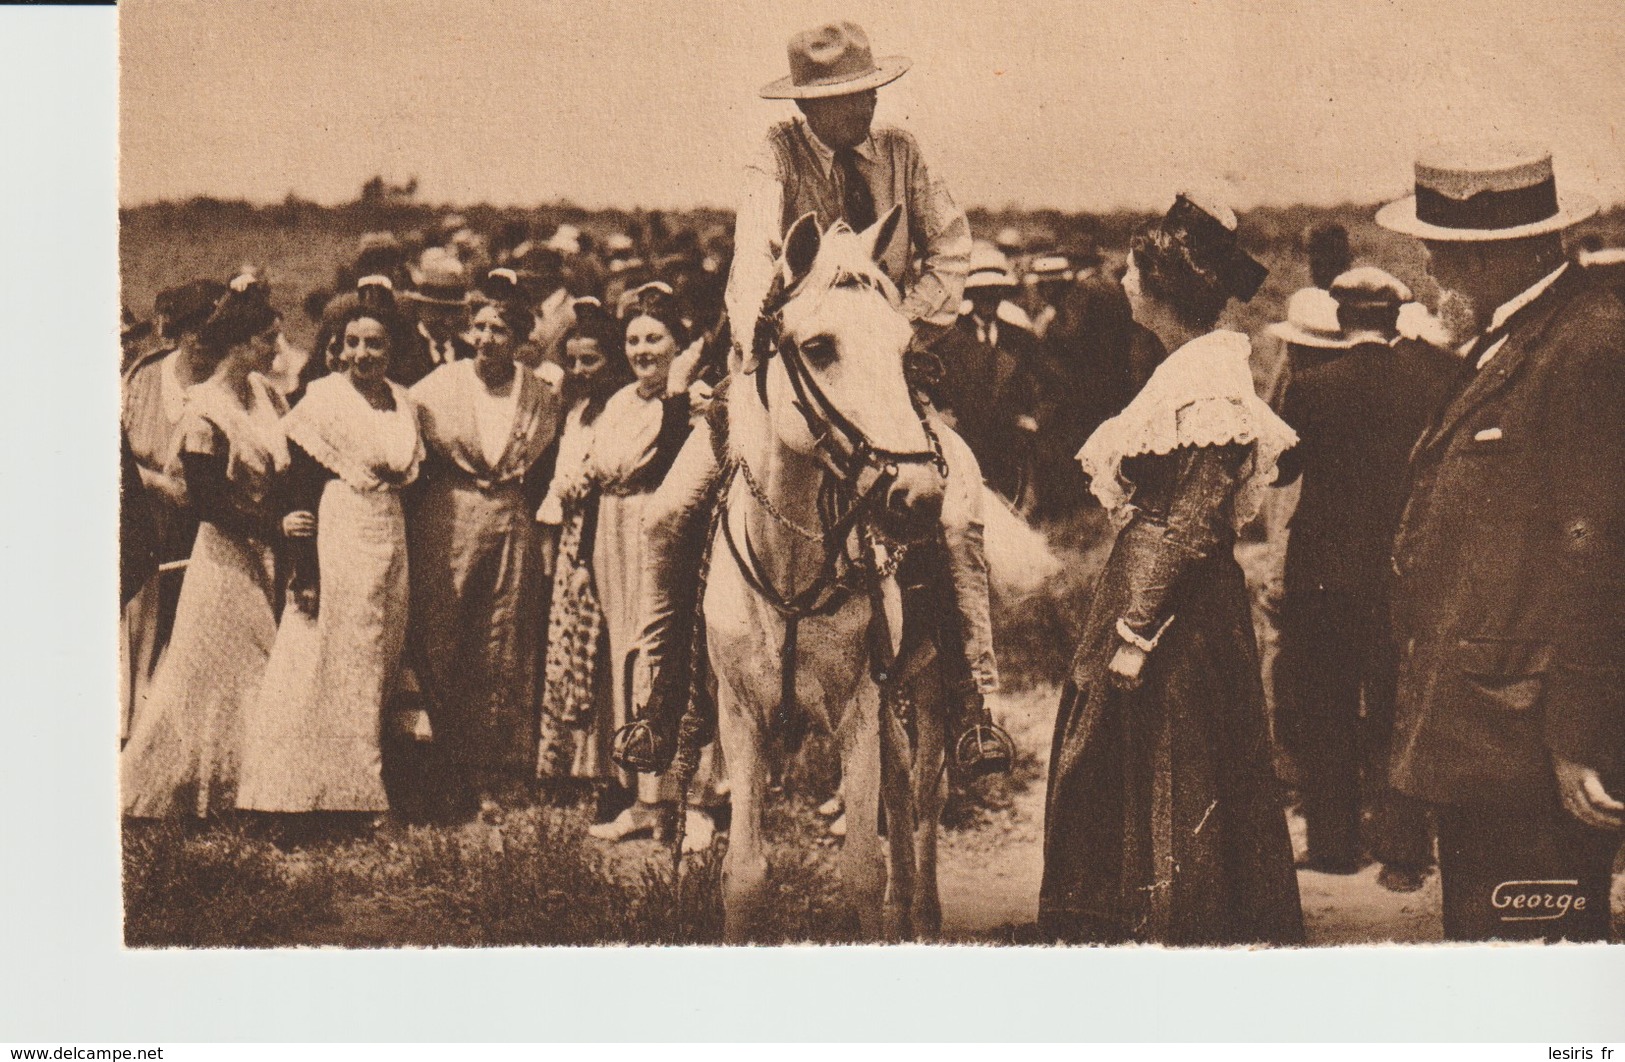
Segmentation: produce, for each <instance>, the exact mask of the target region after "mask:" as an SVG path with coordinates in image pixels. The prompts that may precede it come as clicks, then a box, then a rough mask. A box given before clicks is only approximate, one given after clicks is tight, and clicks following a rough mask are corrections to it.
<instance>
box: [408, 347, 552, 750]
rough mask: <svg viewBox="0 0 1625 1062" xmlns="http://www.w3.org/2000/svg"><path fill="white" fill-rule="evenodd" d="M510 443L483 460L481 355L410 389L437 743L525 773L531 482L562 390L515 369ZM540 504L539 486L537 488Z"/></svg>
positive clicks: (417, 543)
mask: <svg viewBox="0 0 1625 1062" xmlns="http://www.w3.org/2000/svg"><path fill="white" fill-rule="evenodd" d="M514 386H515V387H517V388H518V389H519V391H518V394H517V395H516V396H515V402H514V413H513V426H512V431H511V433H510V434H509V436H508V442H507V446H506V449H505V450H504V451H503V453H502V454H501V456H500V458H499V459H497V460H496V461H495V462H492V461H490V460H488V459H487V457H486V455H485V452H484V450H485V447H484V446H483V445H482V441H481V433H480V429H479V413H478V403H479V402H480V396H479V395H477V394H476V393H475V389H476V388H481V389H483V388H484V384H483V383H481V382H480V380H479V378H478V377H477V376H476V375H475V371H474V362H473V361H472V360H464V361H457V362H452V363H451V364H449V365H442V366H441V367H440V368H438V369H436V370H435V371H434V372H432V373H430V374H429V375H428V376H427V377H425V378H424V379H423V380H421V381H420V382H418V383H417V384H415V385H414V386H413V387H412V390H411V392H410V397H411V399H412V401H413V403H414V404H415V405H416V406H417V413H418V425H419V428H420V430H421V431H422V433H423V442H424V446H425V448H426V450H427V454H428V456H427V458H426V460H425V464H424V469H423V474H422V477H421V482H420V483H419V484H418V486H417V487H416V488H415V490H416V491H417V497H416V498H415V499H414V500H413V501H412V504H411V509H410V512H409V513H408V515H407V536H408V542H409V546H410V549H411V555H412V571H411V600H412V605H411V611H412V620H411V628H410V631H409V633H408V638H409V640H410V641H412V642H414V643H415V644H416V652H417V661H416V662H417V663H418V664H419V665H420V666H422V667H423V669H424V671H423V673H421V674H420V675H419V676H418V677H419V679H420V680H421V681H422V682H423V685H424V687H425V692H426V693H427V694H428V696H429V700H430V706H431V707H430V718H431V721H432V722H433V725H434V735H435V743H436V744H437V745H438V746H440V747H441V748H442V749H443V750H444V751H445V754H446V756H447V758H448V760H449V761H450V762H451V763H452V764H455V765H459V766H464V767H472V768H477V769H486V770H493V771H518V770H523V771H525V772H527V773H529V772H530V771H532V770H533V769H534V765H535V756H536V703H537V702H536V655H537V646H538V643H539V641H540V639H539V638H538V627H539V625H540V622H541V605H540V596H541V589H542V586H541V559H542V558H541V551H540V546H539V543H538V541H537V532H536V527H535V524H534V521H533V518H532V514H533V513H534V511H535V501H533V500H531V498H530V496H529V495H528V494H527V490H526V488H527V483H528V482H530V481H534V480H535V479H536V478H537V477H538V476H540V475H541V474H542V472H541V470H539V469H537V468H536V467H535V466H537V464H538V462H539V461H540V460H541V459H542V458H543V456H544V454H545V453H546V452H547V451H548V450H549V447H551V446H552V444H553V441H554V438H555V436H556V435H557V432H558V420H559V416H558V395H557V393H556V392H555V391H554V390H553V389H552V388H551V387H549V386H548V385H547V384H546V383H544V382H543V381H542V380H540V379H539V378H537V377H536V376H535V375H533V374H532V373H529V372H518V373H516V374H515V376H514ZM536 493H537V495H538V497H537V499H536V500H537V501H539V500H540V499H539V494H540V491H537V492H536Z"/></svg>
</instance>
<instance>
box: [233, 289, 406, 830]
mask: <svg viewBox="0 0 1625 1062" xmlns="http://www.w3.org/2000/svg"><path fill="white" fill-rule="evenodd" d="M404 331H405V329H404V327H403V325H402V323H401V321H400V319H399V318H398V317H397V316H396V315H395V314H394V313H393V311H392V310H391V309H389V308H388V307H379V308H371V307H368V306H365V305H362V304H359V303H352V304H351V305H350V306H349V307H348V308H347V309H346V310H345V311H344V313H343V315H342V318H341V319H340V320H339V321H338V322H337V328H336V330H335V333H336V342H335V343H334V345H333V347H332V350H331V353H330V354H328V355H326V357H328V360H329V362H330V364H329V366H328V367H329V368H330V369H331V370H332V375H328V376H322V377H320V378H319V379H315V380H313V381H312V382H311V383H310V384H309V386H308V388H307V390H306V392H305V396H304V398H303V399H302V400H301V401H300V402H299V404H298V405H297V406H295V407H294V408H293V410H292V412H290V413H289V414H288V415H287V416H286V417H285V418H283V422H282V424H283V430H284V432H285V433H286V435H287V438H288V450H289V455H290V459H291V468H290V474H289V477H288V478H289V489H288V491H287V501H286V508H287V509H288V510H289V511H288V514H287V515H286V516H285V517H284V520H283V526H284V529H285V531H286V532H287V533H288V534H289V536H290V546H291V549H290V552H292V553H293V560H294V563H293V578H292V580H291V586H290V594H289V602H288V604H287V606H286V607H285V608H284V609H283V613H282V622H281V625H280V627H279V629H278V631H277V639H276V644H275V646H274V648H273V649H272V651H271V660H270V663H269V664H268V665H267V666H266V671H265V680H264V684H263V686H262V688H261V690H260V695H259V698H258V700H257V702H256V708H255V711H254V712H253V713H252V725H251V726H250V727H249V728H248V731H247V733H246V734H245V737H244V742H243V765H242V781H241V784H240V786H239V788H238V793H237V806H238V807H240V808H249V809H253V810H256V811H274V812H313V811H321V812H361V813H377V812H383V811H385V810H387V809H388V808H389V801H388V799H387V797H386V796H385V794H384V784H383V773H382V754H381V751H380V743H379V736H380V731H381V719H382V713H383V705H384V699H385V698H386V697H387V696H388V695H389V693H390V690H391V688H392V686H393V685H394V681H395V677H396V667H397V665H398V663H399V660H400V654H401V647H402V643H403V641H404V639H405V636H406V603H407V556H406V520H405V516H404V515H403V512H402V508H401V489H402V488H403V487H405V486H406V485H408V484H410V483H411V482H412V481H413V480H414V479H415V478H416V477H417V471H418V463H419V462H420V461H422V459H423V442H422V439H421V438H420V437H419V435H418V429H417V419H416V415H415V413H414V411H413V408H412V403H411V400H410V399H409V398H407V395H406V389H405V388H403V387H401V386H400V385H399V384H396V383H393V382H391V381H390V380H389V379H387V378H386V376H385V373H386V372H387V371H388V369H389V363H390V356H391V353H392V352H393V351H394V350H395V349H397V347H398V346H399V343H400V339H399V337H400V336H401V335H402V334H403V333H404Z"/></svg>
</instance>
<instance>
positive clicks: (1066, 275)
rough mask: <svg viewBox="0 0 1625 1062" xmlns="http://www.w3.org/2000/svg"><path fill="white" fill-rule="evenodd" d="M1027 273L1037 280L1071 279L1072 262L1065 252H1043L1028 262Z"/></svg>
mask: <svg viewBox="0 0 1625 1062" xmlns="http://www.w3.org/2000/svg"><path fill="white" fill-rule="evenodd" d="M1027 275H1028V276H1030V277H1032V278H1033V279H1034V280H1037V281H1040V282H1042V281H1048V280H1071V279H1072V276H1073V273H1072V263H1071V262H1070V261H1068V260H1067V257H1066V255H1064V254H1043V255H1039V256H1038V257H1037V258H1034V259H1033V260H1032V261H1031V262H1029V263H1028V264H1027Z"/></svg>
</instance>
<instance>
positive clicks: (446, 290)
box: [401, 247, 468, 306]
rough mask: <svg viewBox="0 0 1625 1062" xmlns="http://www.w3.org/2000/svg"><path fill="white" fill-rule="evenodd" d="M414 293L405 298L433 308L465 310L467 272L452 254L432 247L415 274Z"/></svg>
mask: <svg viewBox="0 0 1625 1062" xmlns="http://www.w3.org/2000/svg"><path fill="white" fill-rule="evenodd" d="M412 284H413V286H414V288H415V290H413V291H406V292H402V293H401V297H402V298H406V299H410V300H411V301H413V302H417V303H424V304H427V305H430V306H462V305H465V304H466V303H467V302H468V270H467V269H465V268H463V263H462V262H461V261H459V260H458V258H457V256H456V255H454V254H452V253H451V252H450V251H447V250H445V249H444V248H440V247H431V248H429V249H428V250H427V251H424V252H423V257H422V258H421V259H420V260H419V261H418V267H417V268H416V269H414V270H412Z"/></svg>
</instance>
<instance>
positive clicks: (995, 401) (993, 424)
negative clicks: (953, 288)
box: [930, 248, 1039, 503]
mask: <svg viewBox="0 0 1625 1062" xmlns="http://www.w3.org/2000/svg"><path fill="white" fill-rule="evenodd" d="M1018 290H1019V285H1018V284H1017V282H1016V278H1015V276H1014V274H1013V273H1012V272H1011V270H1010V264H1009V262H1008V261H1007V260H1006V259H1005V257H1004V255H1003V254H1002V253H1001V252H999V251H997V250H994V249H992V248H988V249H987V250H986V251H985V252H982V251H978V252H976V253H973V254H972V255H971V269H970V274H969V276H967V277H966V278H965V305H964V306H963V307H961V312H960V315H959V319H958V320H957V321H956V322H955V323H954V327H952V328H950V329H949V330H948V331H947V333H946V334H945V335H944V336H943V337H942V338H941V339H939V340H938V341H937V343H936V345H935V346H934V348H933V349H934V350H935V352H936V354H937V356H938V357H939V358H940V359H941V360H942V378H941V380H940V381H938V382H937V383H936V385H935V386H934V387H932V388H931V389H930V390H931V394H932V402H933V404H934V405H936V406H937V408H938V409H940V410H941V411H942V412H943V415H944V419H946V420H948V421H949V423H951V424H952V425H953V427H954V430H955V431H957V432H959V434H960V435H961V436H962V437H963V438H964V440H965V442H966V443H967V444H968V445H969V446H970V448H971V452H972V453H974V454H975V455H976V460H977V462H978V463H979V464H980V465H981V466H982V477H983V479H985V480H986V482H987V485H988V486H990V487H992V488H993V489H994V490H996V491H998V492H999V493H1000V494H1002V495H1004V497H1005V498H1006V499H1007V500H1008V501H1010V502H1012V503H1019V502H1020V501H1021V500H1022V498H1023V496H1024V495H1025V494H1026V492H1027V489H1028V487H1029V485H1030V482H1031V479H1032V460H1033V452H1034V440H1035V438H1036V436H1037V434H1038V419H1037V415H1036V413H1037V409H1036V407H1037V401H1038V393H1037V390H1038V379H1037V375H1036V374H1037V372H1038V370H1039V366H1038V338H1037V337H1036V336H1034V335H1033V333H1032V330H1031V328H1030V324H1031V322H1030V321H1029V320H1028V318H1027V314H1026V312H1025V311H1023V310H1022V309H1021V308H1020V307H1019V306H1017V305H1016V304H1015V303H1014V302H1012V301H1010V299H1011V296H1013V295H1015V294H1016V292H1017V291H1018Z"/></svg>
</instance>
